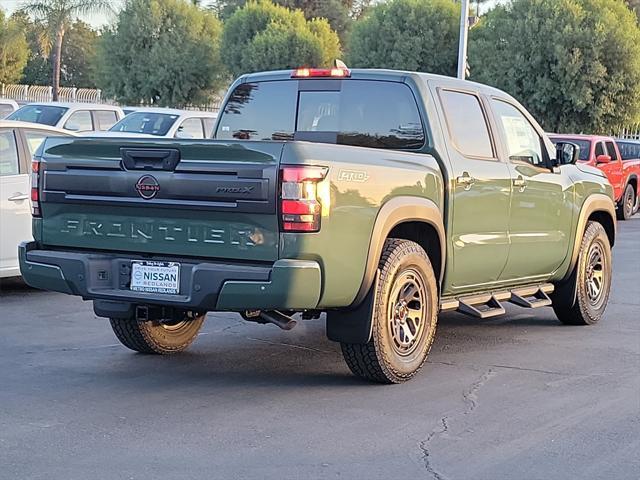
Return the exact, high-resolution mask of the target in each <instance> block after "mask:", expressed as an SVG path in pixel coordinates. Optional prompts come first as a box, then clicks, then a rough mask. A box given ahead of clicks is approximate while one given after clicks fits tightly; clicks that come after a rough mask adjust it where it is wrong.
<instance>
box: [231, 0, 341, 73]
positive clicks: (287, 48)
mask: <svg viewBox="0 0 640 480" xmlns="http://www.w3.org/2000/svg"><path fill="white" fill-rule="evenodd" d="M222 50H223V51H224V52H225V55H224V60H225V62H226V63H227V66H228V67H229V70H230V71H231V73H232V74H233V75H234V76H238V75H240V74H242V73H246V72H251V71H257V70H277V69H286V68H294V67H298V66H302V65H313V66H330V65H331V62H332V61H333V59H335V58H337V57H339V56H340V40H339V39H338V36H337V35H336V33H335V32H334V31H332V30H331V28H330V27H329V24H328V23H327V21H326V20H324V19H315V20H312V21H307V20H306V19H305V17H304V15H303V13H302V12H301V11H300V10H289V9H287V8H285V7H281V6H279V5H275V4H273V3H271V2H269V1H264V0H262V1H259V2H249V3H247V4H246V5H245V6H244V7H242V8H240V9H238V10H236V12H235V13H234V14H233V15H232V16H231V17H230V18H229V19H228V20H227V21H226V22H225V26H224V33H223V36H222Z"/></svg>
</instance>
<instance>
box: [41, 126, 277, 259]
mask: <svg viewBox="0 0 640 480" xmlns="http://www.w3.org/2000/svg"><path fill="white" fill-rule="evenodd" d="M281 151H282V144H281V143H278V142H270V143H266V142H252V143H251V144H245V143H241V142H215V141H208V142H207V143H203V142H202V141H200V142H198V141H191V140H181V141H175V140H169V139H167V140H158V141H154V142H153V143H149V142H148V141H144V140H130V141H128V142H127V141H124V140H123V139H121V138H120V139H118V138H114V139H110V138H109V139H100V140H98V139H83V138H73V139H61V138H57V139H47V140H46V143H45V146H44V155H43V159H42V164H41V182H42V183H41V187H42V194H41V210H42V216H43V221H42V230H41V232H40V234H41V241H42V243H43V244H45V245H48V246H59V247H74V248H91V249H92V250H104V251H119V252H136V253H148V254H157V255H167V256H173V257H206V258H210V259H216V258H218V259H234V260H250V261H265V262H271V261H274V260H276V259H277V258H278V235H279V233H278V232H279V225H278V216H277V212H276V198H277V193H276V188H277V178H278V164H279V158H280V154H281Z"/></svg>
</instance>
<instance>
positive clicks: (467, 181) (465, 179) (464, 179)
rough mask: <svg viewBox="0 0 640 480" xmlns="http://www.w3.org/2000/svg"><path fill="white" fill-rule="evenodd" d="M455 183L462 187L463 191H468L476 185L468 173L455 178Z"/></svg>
mask: <svg viewBox="0 0 640 480" xmlns="http://www.w3.org/2000/svg"><path fill="white" fill-rule="evenodd" d="M456 182H457V184H458V185H464V189H465V190H469V189H470V188H471V186H472V185H473V184H474V183H476V179H475V178H473V177H472V176H470V175H469V173H468V172H463V174H462V175H461V176H459V177H458V178H456Z"/></svg>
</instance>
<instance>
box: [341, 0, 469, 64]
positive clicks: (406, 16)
mask: <svg viewBox="0 0 640 480" xmlns="http://www.w3.org/2000/svg"><path fill="white" fill-rule="evenodd" d="M459 18H460V7H459V5H456V4H454V3H453V2H452V1H451V0H390V1H389V2H387V3H382V4H379V5H376V6H375V7H372V8H371V9H370V10H369V12H368V13H366V14H365V16H364V17H363V18H362V19H361V20H359V21H358V22H356V24H355V25H354V26H353V30H352V32H351V37H350V43H349V52H348V65H349V66H353V67H371V68H394V69H400V70H412V71H420V72H430V73H440V74H444V75H454V74H455V71H456V65H457V48H458V26H459Z"/></svg>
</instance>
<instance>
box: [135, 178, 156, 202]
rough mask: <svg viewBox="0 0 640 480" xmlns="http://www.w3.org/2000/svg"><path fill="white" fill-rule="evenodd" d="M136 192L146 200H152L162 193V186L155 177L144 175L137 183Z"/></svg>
mask: <svg viewBox="0 0 640 480" xmlns="http://www.w3.org/2000/svg"><path fill="white" fill-rule="evenodd" d="M136 191H137V192H138V195H140V196H141V197H142V198H144V199H145V200H151V199H152V198H153V197H155V196H156V195H157V194H158V192H159V191H160V184H159V183H158V180H156V179H155V177H153V176H151V175H143V176H141V177H140V178H139V179H138V181H137V182H136Z"/></svg>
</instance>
